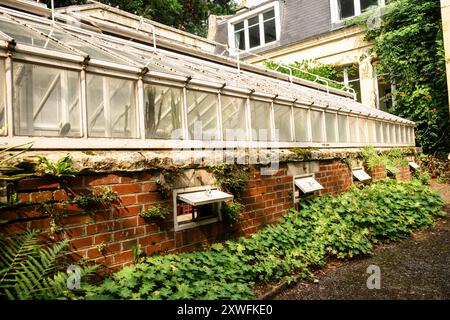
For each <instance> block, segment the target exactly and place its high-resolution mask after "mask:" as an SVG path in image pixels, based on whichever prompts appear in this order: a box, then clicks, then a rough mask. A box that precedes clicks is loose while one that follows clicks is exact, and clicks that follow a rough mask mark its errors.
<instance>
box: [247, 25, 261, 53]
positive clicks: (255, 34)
mask: <svg viewBox="0 0 450 320" xmlns="http://www.w3.org/2000/svg"><path fill="white" fill-rule="evenodd" d="M248 36H249V39H250V40H249V41H250V48H254V47H257V46H259V45H260V44H261V38H260V35H259V24H257V25H255V26H253V27H249V28H248Z"/></svg>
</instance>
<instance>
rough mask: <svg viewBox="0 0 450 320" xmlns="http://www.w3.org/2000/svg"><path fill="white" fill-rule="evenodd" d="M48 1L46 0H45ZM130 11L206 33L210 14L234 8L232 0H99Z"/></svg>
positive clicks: (66, 0) (62, 1)
mask: <svg viewBox="0 0 450 320" xmlns="http://www.w3.org/2000/svg"><path fill="white" fill-rule="evenodd" d="M47 2H48V4H50V1H47ZM86 2H88V1H87V0H55V6H57V7H63V6H70V5H79V4H85V3H86ZM100 2H103V3H106V4H109V5H111V6H114V7H119V8H120V9H122V10H125V11H127V12H130V13H134V14H137V15H140V16H143V17H145V18H148V19H151V20H154V21H157V22H160V23H163V24H165V25H168V26H171V27H175V28H179V29H181V30H185V31H187V32H190V33H193V34H196V35H199V36H206V34H207V31H208V24H207V23H208V17H209V15H210V14H216V15H227V14H233V13H234V12H235V10H236V8H237V5H236V3H235V2H234V0H100Z"/></svg>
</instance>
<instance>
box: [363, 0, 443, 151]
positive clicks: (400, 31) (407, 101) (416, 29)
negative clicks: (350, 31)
mask: <svg viewBox="0 0 450 320" xmlns="http://www.w3.org/2000/svg"><path fill="white" fill-rule="evenodd" d="M371 16H372V17H373V11H372V12H369V13H368V14H366V15H365V16H364V17H361V18H360V19H359V20H356V21H355V22H356V23H360V24H362V25H365V26H368V25H370V24H368V23H367V21H368V20H367V18H368V17H371ZM366 39H367V40H369V41H373V42H374V48H373V53H374V55H375V56H376V59H377V60H378V61H377V63H378V65H377V70H378V71H379V72H381V73H382V74H388V77H389V78H390V81H391V82H392V83H394V84H395V87H396V90H395V91H394V92H393V97H394V99H395V101H396V103H395V105H394V106H393V107H392V109H390V110H389V111H390V112H392V113H394V114H397V115H399V116H401V117H404V118H407V119H410V120H412V121H415V122H416V139H417V142H418V143H419V145H420V146H422V147H423V149H424V151H425V152H429V153H439V152H449V151H450V118H449V111H448V103H449V102H448V95H447V84H446V70H445V55H444V45H443V36H442V23H441V11H440V6H439V1H436V0H394V1H390V3H389V5H388V6H387V7H386V9H385V11H384V14H383V15H382V18H381V26H380V27H376V28H367V30H366Z"/></svg>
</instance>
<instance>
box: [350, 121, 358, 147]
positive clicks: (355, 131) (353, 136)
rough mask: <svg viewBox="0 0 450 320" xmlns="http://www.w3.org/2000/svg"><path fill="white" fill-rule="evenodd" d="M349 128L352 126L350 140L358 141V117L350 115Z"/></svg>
mask: <svg viewBox="0 0 450 320" xmlns="http://www.w3.org/2000/svg"><path fill="white" fill-rule="evenodd" d="M348 121H349V128H350V142H359V141H358V118H355V117H348Z"/></svg>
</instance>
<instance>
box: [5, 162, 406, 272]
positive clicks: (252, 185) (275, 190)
mask: <svg viewBox="0 0 450 320" xmlns="http://www.w3.org/2000/svg"><path fill="white" fill-rule="evenodd" d="M407 169H408V168H402V170H401V174H400V175H399V177H398V178H399V179H409V178H410V174H409V170H407ZM381 171H383V172H384V170H381V169H380V170H375V171H373V173H372V174H373V175H374V179H381V178H383V177H385V174H384V176H383V175H382V174H381ZM159 177H160V172H159V171H146V172H137V173H111V174H92V175H80V176H77V177H76V178H64V179H50V178H32V179H25V180H22V181H20V182H18V183H17V184H16V185H15V187H14V189H15V190H16V191H17V192H18V197H19V200H20V201H21V202H22V203H27V205H26V206H23V207H20V206H19V207H16V208H14V209H10V210H9V209H2V210H0V220H7V221H9V223H7V224H6V225H3V226H1V227H0V232H6V233H17V232H22V231H24V230H27V229H40V230H42V231H43V238H45V239H47V240H48V239H51V240H59V239H69V240H70V242H69V248H70V252H71V257H72V258H73V259H80V258H83V257H84V258H88V259H90V260H92V261H95V262H96V263H99V264H102V265H105V266H107V267H110V268H112V269H116V268H120V267H123V266H124V265H127V264H129V263H131V262H132V261H133V254H132V248H133V247H134V246H136V245H140V246H141V249H142V250H143V251H144V252H145V253H146V254H153V253H158V252H166V251H180V252H183V251H190V250H194V249H201V248H202V247H203V246H204V245H205V244H206V243H211V242H216V241H223V240H226V239H230V238H233V237H237V236H241V235H249V234H252V233H254V232H255V231H257V230H258V229H261V228H262V227H264V226H265V225H267V224H270V223H275V222H276V221H277V220H278V219H279V218H280V217H282V216H283V215H284V214H286V213H287V212H288V210H289V208H291V207H293V200H292V191H293V190H292V188H293V187H292V173H291V174H289V169H288V164H286V163H282V164H280V169H279V171H278V173H277V174H276V175H273V176H261V174H260V171H259V170H258V169H257V168H253V169H252V170H251V172H250V173H249V178H250V180H249V181H248V184H247V188H246V190H245V191H244V192H243V194H242V203H243V205H244V206H245V212H244V213H243V214H242V216H241V218H240V220H239V222H238V223H236V224H235V225H233V226H230V225H229V224H228V223H225V222H217V223H212V224H208V225H203V226H198V227H195V228H191V229H186V230H182V231H177V232H175V231H173V227H174V221H173V214H172V212H170V214H169V217H168V218H167V219H165V220H163V221H160V220H148V219H143V218H141V217H140V216H139V214H140V212H141V211H142V210H145V209H147V208H148V207H150V206H152V205H154V204H156V203H164V204H166V205H167V206H168V207H170V208H172V205H173V204H172V196H170V197H169V198H168V199H165V198H163V196H162V195H161V193H160V192H159V191H158V185H157V183H156V181H157V179H158V178H159ZM315 177H316V179H317V180H318V181H319V183H321V184H322V185H323V186H324V190H321V191H320V195H325V194H331V195H336V194H339V193H341V192H344V191H346V190H347V189H348V188H349V187H350V186H351V184H352V174H351V171H350V169H349V168H348V166H347V164H345V163H343V162H340V161H337V160H326V161H320V162H319V163H318V166H317V168H316V170H315ZM101 186H108V187H111V189H112V191H114V192H116V193H117V194H118V196H119V201H117V202H116V203H114V204H113V205H111V206H100V207H96V208H95V209H91V210H89V211H88V212H86V210H84V209H82V208H79V207H78V206H77V205H75V204H73V203H68V204H67V205H66V206H65V207H64V206H62V205H61V204H60V203H56V204H55V205H54V206H53V207H52V209H51V211H50V212H48V210H44V209H43V208H42V206H40V205H39V203H42V202H46V201H54V202H59V201H67V200H68V199H69V196H68V195H69V194H71V193H73V194H84V193H87V192H91V191H92V190H93V189H95V188H98V187H101ZM58 213H59V214H63V215H64V216H63V217H59V218H56V219H55V220H53V218H52V215H54V214H58ZM52 221H56V222H57V224H58V225H59V226H61V227H62V229H61V230H60V231H58V232H56V233H54V232H51V229H50V224H51V222H52ZM100 244H104V245H105V249H104V251H103V252H100V251H99V250H98V246H99V245H100Z"/></svg>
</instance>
